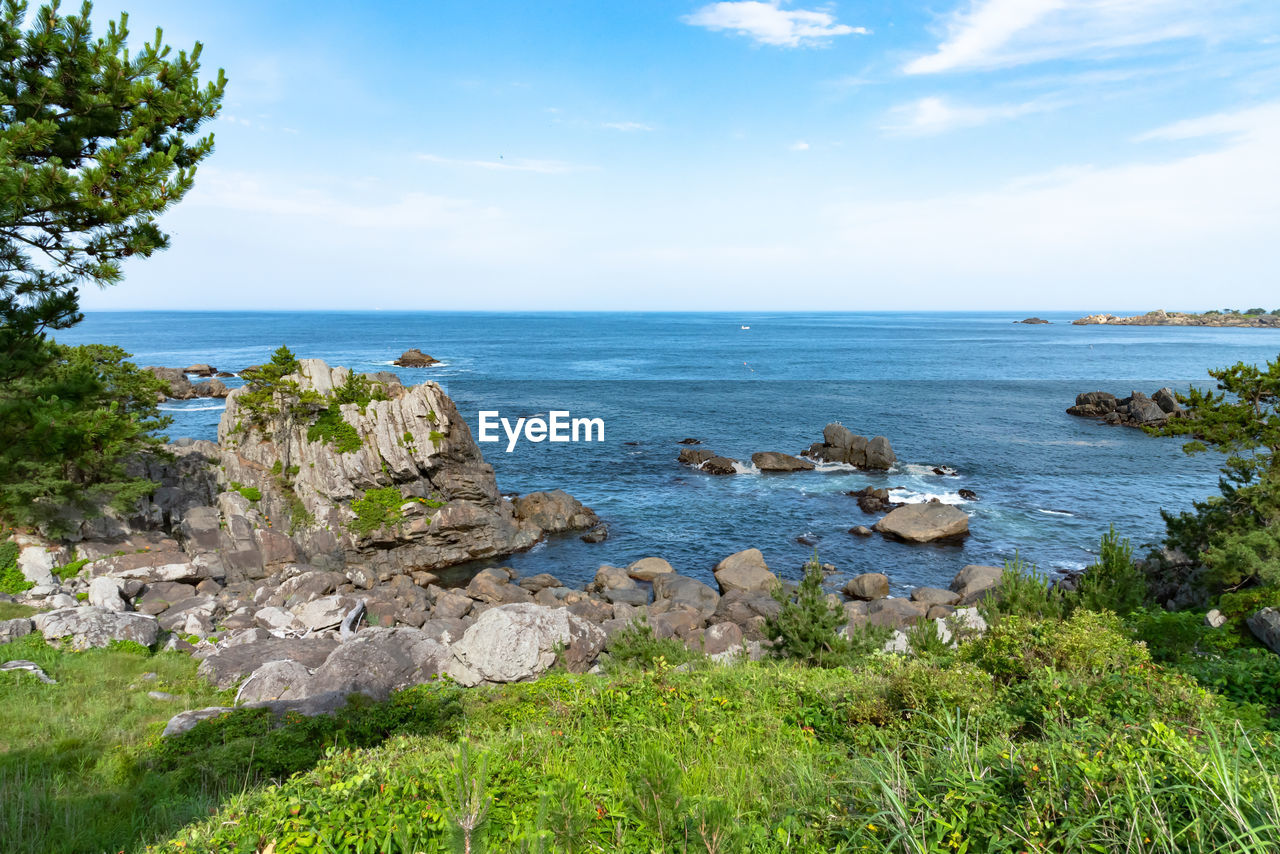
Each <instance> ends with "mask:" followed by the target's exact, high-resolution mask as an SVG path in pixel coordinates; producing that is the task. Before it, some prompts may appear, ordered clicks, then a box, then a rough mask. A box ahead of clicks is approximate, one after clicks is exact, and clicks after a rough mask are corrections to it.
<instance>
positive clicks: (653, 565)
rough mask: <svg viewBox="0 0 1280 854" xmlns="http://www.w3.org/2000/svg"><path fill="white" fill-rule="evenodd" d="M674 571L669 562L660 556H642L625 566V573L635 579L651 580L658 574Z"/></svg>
mask: <svg viewBox="0 0 1280 854" xmlns="http://www.w3.org/2000/svg"><path fill="white" fill-rule="evenodd" d="M674 572H675V570H674V569H672V567H671V564H669V563H667V562H666V561H665V560H663V559H662V558H660V557H642V558H640V559H639V560H638V561H636V562H635V563H633V564H631V565H630V566H628V567H627V574H628V575H630V576H631V577H632V578H634V579H636V580H637V581H653V580H654V579H655V578H657V577H658V576H659V575H667V574H669V573H674Z"/></svg>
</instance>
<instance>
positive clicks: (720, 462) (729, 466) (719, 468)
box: [702, 457, 738, 475]
mask: <svg viewBox="0 0 1280 854" xmlns="http://www.w3.org/2000/svg"><path fill="white" fill-rule="evenodd" d="M702 470H703V471H705V472H706V473H707V474H717V475H725V474H737V473H738V461H737V460H735V459H732V458H730V457H712V458H711V459H709V460H707V461H706V462H705V463H703V464H702Z"/></svg>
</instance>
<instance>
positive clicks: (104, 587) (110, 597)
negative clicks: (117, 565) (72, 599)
mask: <svg viewBox="0 0 1280 854" xmlns="http://www.w3.org/2000/svg"><path fill="white" fill-rule="evenodd" d="M89 604H90V605H92V606H93V607H95V608H103V609H105V610H107V611H116V612H119V611H127V610H129V603H127V602H125V600H124V595H123V592H122V591H121V589H120V582H119V581H116V580H115V579H114V578H107V577H106V576H102V577H101V578H95V579H93V580H92V581H90V582H89Z"/></svg>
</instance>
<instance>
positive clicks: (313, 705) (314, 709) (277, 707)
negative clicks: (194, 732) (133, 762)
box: [160, 691, 348, 738]
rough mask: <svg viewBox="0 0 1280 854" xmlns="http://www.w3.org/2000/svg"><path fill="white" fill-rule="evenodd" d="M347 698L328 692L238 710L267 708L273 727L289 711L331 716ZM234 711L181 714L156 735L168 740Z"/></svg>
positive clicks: (214, 709)
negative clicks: (201, 723) (197, 725)
mask: <svg viewBox="0 0 1280 854" xmlns="http://www.w3.org/2000/svg"><path fill="white" fill-rule="evenodd" d="M347 697H348V695H347V694H346V693H344V692H342V691H331V692H329V693H328V694H317V695H313V696H310V697H306V698H305V699H301V700H264V701H261V702H257V703H248V704H246V705H244V706H240V708H241V709H268V710H270V712H271V714H272V717H273V719H274V721H275V725H276V726H281V725H282V724H283V723H284V722H285V721H286V720H287V715H288V714H289V713H291V712H292V713H293V714H298V715H304V716H305V717H309V718H314V717H318V716H319V715H331V714H333V713H334V712H336V711H338V710H339V709H341V708H343V707H344V706H346V705H347ZM234 711H236V709H233V708H231V707H229V706H211V707H210V708H207V709H194V710H192V711H189V712H182V713H180V714H177V715H174V716H173V717H172V718H170V719H169V723H168V724H166V725H165V728H164V732H162V733H161V734H160V736H161V737H162V738H171V737H173V736H175V735H181V734H182V733H184V732H186V731H187V730H189V729H191V728H192V727H194V726H195V725H196V724H198V723H200V722H201V721H207V720H210V719H212V718H217V717H221V716H222V715H225V714H226V713H228V712H234Z"/></svg>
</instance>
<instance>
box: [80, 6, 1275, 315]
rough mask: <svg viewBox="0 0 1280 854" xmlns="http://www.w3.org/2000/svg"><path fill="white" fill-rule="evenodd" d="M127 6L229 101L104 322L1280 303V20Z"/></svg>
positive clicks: (1144, 11) (1017, 10)
mask: <svg viewBox="0 0 1280 854" xmlns="http://www.w3.org/2000/svg"><path fill="white" fill-rule="evenodd" d="M116 3H121V5H116ZM121 9H124V10H127V11H128V12H129V13H130V16H131V18H130V24H131V27H132V29H133V31H134V33H135V35H137V36H139V37H146V36H149V35H150V33H151V31H152V29H153V28H154V27H155V26H156V25H162V26H163V27H164V28H165V37H166V41H168V42H169V43H170V44H173V45H174V46H175V47H186V46H189V45H190V44H191V43H192V42H194V41H195V40H197V39H199V40H200V41H202V42H204V44H205V54H204V60H205V63H206V67H207V68H208V69H209V71H210V72H211V73H212V72H213V71H214V70H215V69H216V68H217V67H219V66H221V67H223V68H225V69H226V71H227V74H228V77H229V78H230V81H231V82H230V85H229V86H228V90H227V97H226V102H225V107H224V113H223V115H222V116H221V117H220V118H219V119H218V120H217V121H216V122H215V123H213V124H212V125H211V128H212V130H213V131H214V132H215V134H216V137H217V151H216V153H215V154H214V156H213V157H212V158H211V159H210V160H209V161H208V163H207V165H205V166H202V167H201V170H200V174H199V177H198V178H197V186H196V189H195V190H193V191H192V193H191V194H190V195H189V196H188V198H187V199H186V200H185V201H184V202H183V203H182V205H180V206H179V207H178V208H176V209H174V210H173V211H172V212H171V213H169V214H167V215H166V217H165V219H164V224H165V226H166V227H167V228H168V230H169V231H170V232H171V234H172V236H173V246H172V248H171V249H170V250H169V251H168V252H166V253H163V254H162V255H158V256H156V257H154V258H152V259H149V260H146V261H142V262H138V263H134V264H132V265H130V266H129V267H128V268H127V269H126V275H127V279H126V281H125V283H124V284H122V285H120V286H119V287H116V288H112V289H110V290H108V291H104V292H99V291H90V292H86V293H85V294H84V299H83V302H84V305H85V307H86V308H88V309H106V308H150V307H156V308H183V307H186V308H217V307H225V308H316V309H320V308H382V309H393V308H407V309H493V310H502V309H538V308H546V309H570V308H572V309H667V310H669V309H691V310H693V309H697V310H704V309H732V310H748V309H797V310H818V309H831V310H864V309H865V310H879V309H948V310H950V309H1004V308H1007V309H1011V310H1023V309H1025V310H1028V311H1032V310H1037V309H1039V310H1050V309H1073V310H1075V309H1079V310H1082V311H1083V310H1088V311H1095V310H1097V311H1106V310H1126V309H1133V310H1138V309H1147V308H1158V307H1164V308H1170V309H1174V308H1211V307H1217V308H1221V307H1226V306H1238V307H1246V308H1247V307H1252V306H1254V305H1264V306H1265V307H1267V308H1274V307H1280V287H1278V286H1277V285H1278V284H1280V282H1278V281H1277V278H1278V276H1277V271H1276V266H1277V265H1276V258H1277V255H1278V254H1280V253H1278V252H1277V246H1280V237H1278V236H1280V157H1277V156H1276V152H1277V151H1280V3H1276V2H1275V0H1213V2H1205V0H936V2H934V3H931V4H927V5H925V4H917V3H907V2H889V0H867V2H859V3H855V2H839V3H822V4H819V3H810V2H805V0H796V2H758V1H756V2H717V3H709V4H708V3H702V2H665V1H662V0H650V2H643V3H641V2H623V1H622V0H609V2H601V0H592V2H585V1H584V2H554V3H538V4H518V3H513V2H505V3H497V2H483V0H468V2H443V1H442V2H429V3H428V2H416V3H415V2H399V3H393V2H381V3H370V4H361V5H359V6H354V5H352V4H349V3H342V4H338V3H330V2H319V1H318V0H313V2H306V3H303V2H271V3H261V2H256V3H250V2H241V1H240V0H223V2H220V3H216V4H215V3H201V4H195V3H172V2H158V0H145V2H144V0H137V2H134V0H115V2H106V1H105V0H99V2H98V3H97V5H96V8H95V16H96V17H98V18H100V19H102V20H105V19H106V18H107V17H110V16H112V15H114V14H115V13H116V12H118V11H120V10H121ZM1273 304H1274V305H1273Z"/></svg>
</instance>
